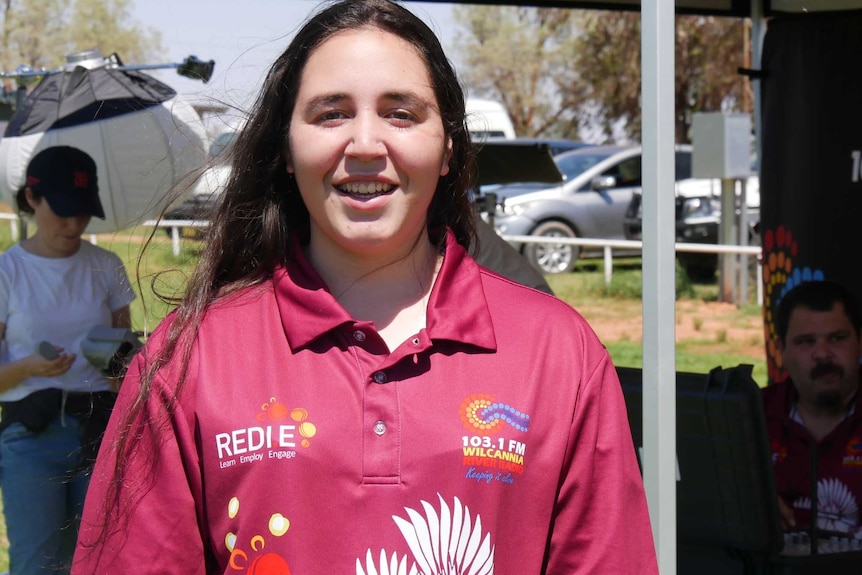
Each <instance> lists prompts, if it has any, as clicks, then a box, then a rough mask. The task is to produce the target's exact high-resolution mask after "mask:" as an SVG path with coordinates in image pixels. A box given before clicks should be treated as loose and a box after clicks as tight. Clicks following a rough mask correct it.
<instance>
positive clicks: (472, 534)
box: [356, 493, 494, 575]
mask: <svg viewBox="0 0 862 575" xmlns="http://www.w3.org/2000/svg"><path fill="white" fill-rule="evenodd" d="M437 497H438V499H439V500H440V512H439V514H438V512H437V510H436V509H435V508H434V507H433V506H432V505H431V504H430V503H428V502H426V501H422V502H421V504H422V509H423V511H424V512H425V515H424V516H423V515H422V514H421V513H420V512H418V511H417V510H415V509H411V508H409V507H405V508H404V511H406V512H407V519H405V518H403V517H398V516H395V515H393V516H392V519H393V520H394V521H395V524H396V525H397V526H398V529H399V530H400V531H401V535H403V536H404V540H405V541H406V542H407V546H408V547H409V548H410V553H411V554H412V555H413V560H414V563H413V565H412V566H411V568H410V571H409V573H408V572H407V557H406V556H405V557H402V558H401V560H400V561H398V558H397V557H396V554H395V553H393V554H392V556H391V558H389V559H387V557H386V552H385V551H382V550H381V552H380V558H379V564H377V565H375V563H374V556H373V555H372V553H371V549H369V550H368V552H367V553H366V556H365V566H364V567H363V565H362V561H360V560H359V559H357V560H356V575H419V574H420V573H421V574H422V575H493V573H494V546H492V545H491V535H490V533H485V534H484V537H483V533H482V518H481V517H480V516H478V515H477V516H476V518H475V524H474V522H473V520H472V518H471V516H470V509H469V508H468V507H466V506H462V505H461V501H459V500H458V498H457V497H456V498H455V501H454V502H453V505H452V508H451V509H450V508H449V506H448V505H447V504H446V502H445V501H444V500H443V497H441V496H440V494H439V493H438V494H437Z"/></svg>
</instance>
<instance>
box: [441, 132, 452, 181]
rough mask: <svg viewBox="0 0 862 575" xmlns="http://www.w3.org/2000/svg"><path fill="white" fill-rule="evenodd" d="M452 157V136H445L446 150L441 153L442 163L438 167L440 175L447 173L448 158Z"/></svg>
mask: <svg viewBox="0 0 862 575" xmlns="http://www.w3.org/2000/svg"><path fill="white" fill-rule="evenodd" d="M451 159H452V138H446V152H445V153H444V154H443V165H442V166H441V167H440V176H445V175H446V174H448V173H449V160H451Z"/></svg>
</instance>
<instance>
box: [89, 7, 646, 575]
mask: <svg viewBox="0 0 862 575" xmlns="http://www.w3.org/2000/svg"><path fill="white" fill-rule="evenodd" d="M464 115H465V113H464V98H463V94H462V91H461V88H460V86H459V84H458V81H457V78H456V76H455V74H454V72H453V70H452V68H451V66H450V64H449V62H448V61H447V59H446V57H445V55H444V53H443V51H442V49H441V47H440V44H439V42H438V41H437V39H436V38H435V37H434V35H433V33H432V32H431V31H430V29H429V28H428V27H427V26H426V25H425V24H424V23H423V22H422V21H421V20H420V19H418V18H417V17H416V16H414V15H413V14H412V13H410V12H409V11H407V10H406V9H405V8H403V7H401V6H400V5H398V4H396V3H393V2H389V1H388V0H367V1H365V0H345V1H342V2H339V3H337V4H332V5H330V6H329V7H327V8H325V9H324V10H322V11H321V12H319V13H318V14H317V15H315V16H314V17H312V18H311V19H310V20H309V21H308V22H307V23H306V25H305V26H304V27H303V28H302V29H301V30H300V31H299V32H298V34H297V35H296V37H295V38H294V39H293V41H292V42H291V44H290V46H288V48H287V50H286V51H285V52H284V54H282V56H281V57H280V58H279V59H278V60H277V61H276V62H275V64H274V65H273V67H272V69H271V70H270V73H269V75H268V77H267V79H266V82H265V85H264V88H263V91H262V93H261V95H260V97H259V99H258V101H257V103H256V105H255V107H254V110H253V111H252V114H251V116H250V119H249V121H248V123H247V125H246V127H245V129H244V130H243V131H242V133H241V134H240V136H239V139H238V141H237V144H236V147H235V155H234V158H233V166H234V170H233V176H232V180H231V182H230V184H229V185H228V188H227V190H226V191H225V193H224V198H223V203H222V205H221V206H220V208H219V211H218V214H217V217H216V218H215V219H214V231H213V233H212V236H211V238H210V241H209V243H208V245H207V247H206V251H205V253H204V255H203V257H202V260H201V263H200V265H199V267H198V269H197V270H196V272H195V277H194V278H193V281H192V282H191V284H190V286H189V288H188V291H187V294H186V296H185V300H184V302H183V304H182V305H181V306H180V307H179V309H178V310H177V311H176V313H175V314H173V315H172V316H170V317H169V318H168V319H167V320H166V321H165V322H164V324H163V325H162V326H161V327H160V328H159V329H158V330H157V331H156V333H155V334H154V335H153V336H152V337H151V338H150V340H149V341H148V343H147V347H146V349H145V350H144V351H143V352H142V353H141V354H139V355H138V356H136V360H135V363H134V364H133V365H132V367H131V369H130V372H129V374H128V376H127V377H126V380H125V383H124V385H123V388H122V391H121V394H120V399H119V403H118V405H119V407H118V408H117V411H116V412H115V415H114V417H113V419H112V423H111V425H110V428H109V431H108V437H109V439H108V440H106V441H105V442H104V444H103V445H104V448H103V450H102V452H101V453H100V456H99V461H98V464H97V468H96V471H95V476H94V480H93V483H92V487H91V491H90V494H89V495H88V498H87V507H86V510H85V516H84V521H83V526H82V535H81V538H80V541H79V546H78V550H77V553H76V557H75V564H74V568H73V572H74V573H76V574H85V573H86V574H89V573H160V574H173V573H176V574H180V573H182V574H190V573H199V574H212V573H236V572H243V573H273V574H288V573H322V572H326V573H362V574H366V573H368V574H370V573H405V574H406V573H420V572H421V573H468V572H471V573H492V572H494V571H495V570H496V571H497V572H498V573H558V574H563V573H566V574H571V573H602V572H604V573H615V574H620V573H655V572H656V565H655V555H654V550H653V542H652V537H651V534H650V525H649V520H648V517H647V510H646V503H645V498H644V493H643V486H642V482H641V477H640V474H639V471H638V466H637V462H636V460H635V454H634V449H633V447H632V441H631V435H630V431H629V428H628V424H627V420H626V413H625V405H624V402H623V398H622V393H621V390H620V385H619V381H618V380H617V377H616V372H615V370H614V367H613V365H612V364H611V361H610V358H609V356H608V354H607V351H606V350H605V349H604V347H603V346H602V345H601V343H600V342H599V341H598V340H597V339H596V337H595V335H594V334H593V332H592V331H591V330H590V328H589V327H588V325H587V324H586V322H585V321H584V320H583V318H581V317H580V316H579V315H578V314H577V313H576V312H575V311H574V310H572V309H571V308H570V307H569V306H567V305H566V304H565V303H563V302H561V301H560V300H558V299H556V298H553V297H551V296H549V295H547V294H544V293H541V292H538V291H535V290H532V289H529V288H526V287H522V286H519V285H517V284H515V283H513V282H511V281H509V280H506V279H504V278H502V277H500V276H498V275H496V274H494V273H492V272H489V271H487V270H485V269H484V268H481V267H479V266H478V265H477V264H476V263H475V262H474V261H473V260H472V259H470V257H469V256H468V255H467V254H466V251H465V248H464V247H465V246H467V245H469V242H470V240H471V237H472V234H473V210H472V207H471V205H470V203H469V200H468V197H467V193H466V190H467V189H469V184H470V181H471V177H472V176H473V173H474V165H473V156H472V147H471V144H470V141H469V137H468V133H467V130H466V127H465V118H464Z"/></svg>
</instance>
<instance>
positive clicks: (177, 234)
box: [0, 213, 763, 305]
mask: <svg viewBox="0 0 862 575" xmlns="http://www.w3.org/2000/svg"><path fill="white" fill-rule="evenodd" d="M0 219H4V220H8V221H9V225H10V226H11V233H12V241H18V237H19V233H20V232H19V226H18V216H17V214H11V213H0ZM142 225H144V226H149V227H158V228H168V229H170V230H171V243H172V247H173V253H174V255H175V256H178V255H180V251H181V249H182V248H181V243H180V240H181V239H182V229H183V228H200V229H203V228H207V227H209V225H210V223H209V222H208V221H203V220H147V221H145V222H143V224H142ZM503 239H505V240H508V241H513V242H519V243H534V244H548V243H551V244H568V245H574V246H583V247H591V248H602V249H603V252H604V278H605V284H606V285H609V284H610V283H611V278H612V276H613V270H614V258H613V250H615V249H617V250H641V249H643V243H642V242H640V241H637V240H598V239H591V238H547V237H541V236H507V235H504V236H503ZM90 240H91V241H92V242H93V243H95V242H96V238H95V236H92V235H91V236H90ZM676 251H678V252H695V253H704V254H736V255H739V256H742V264H743V268H742V269H746V268H747V265H745V263H746V260H747V258H748V256H753V257H755V258H756V261H757V276H756V277H757V278H760V277H761V275H762V272H763V270H762V269H761V267H762V264H761V249H760V247H758V246H732V245H723V244H692V243H678V244H676ZM743 275H744V274H743ZM755 284H756V285H757V303H758V304H759V305H762V304H763V287H762V285H761V282H760V281H756V282H755Z"/></svg>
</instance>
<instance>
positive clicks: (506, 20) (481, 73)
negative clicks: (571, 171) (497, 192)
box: [453, 6, 578, 136]
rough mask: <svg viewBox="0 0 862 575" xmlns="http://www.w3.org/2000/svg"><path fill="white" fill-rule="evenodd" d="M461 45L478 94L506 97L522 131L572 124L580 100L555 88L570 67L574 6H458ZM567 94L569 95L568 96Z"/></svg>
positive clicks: (466, 76) (472, 89) (530, 132)
mask: <svg viewBox="0 0 862 575" xmlns="http://www.w3.org/2000/svg"><path fill="white" fill-rule="evenodd" d="M453 14H454V16H455V20H456V21H457V22H459V23H460V29H459V31H458V33H457V34H456V49H457V50H458V52H459V54H461V56H462V58H461V61H462V62H463V63H464V68H463V70H462V75H463V79H464V81H465V83H466V85H467V88H468V93H469V94H470V95H472V96H489V97H492V98H493V99H495V100H499V101H500V102H502V103H503V105H504V106H505V107H506V109H507V110H508V111H509V115H510V116H511V117H512V123H513V124H514V126H515V131H516V132H517V133H518V134H521V135H525V136H526V135H541V134H545V133H550V132H552V131H554V130H556V131H557V133H559V130H560V126H563V125H570V124H571V123H572V122H573V121H574V122H575V125H574V126H572V128H571V130H570V133H571V134H572V135H576V134H577V127H578V126H577V124H576V118H574V117H573V114H572V110H573V108H574V106H573V105H572V104H571V102H568V98H565V99H562V98H561V97H560V96H559V94H558V93H557V92H556V91H555V90H554V84H553V78H554V77H555V76H558V75H559V74H562V73H563V71H564V70H565V66H566V59H567V58H568V53H567V50H566V44H567V43H568V38H570V37H571V35H572V33H573V28H572V22H573V19H572V11H571V10H565V9H535V8H525V7H512V6H456V7H455V8H454V9H453ZM562 100H566V101H565V102H563V101H562Z"/></svg>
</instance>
